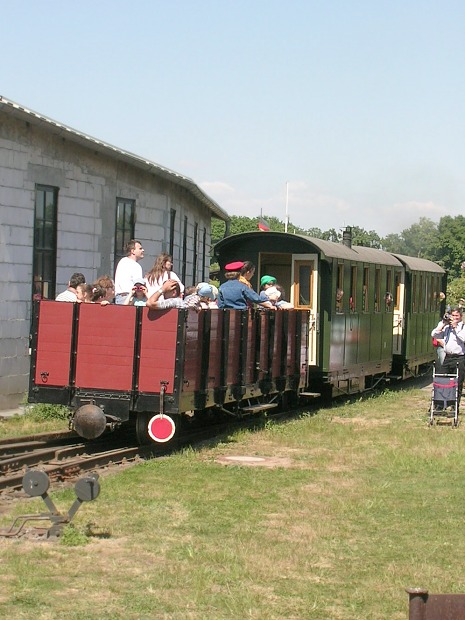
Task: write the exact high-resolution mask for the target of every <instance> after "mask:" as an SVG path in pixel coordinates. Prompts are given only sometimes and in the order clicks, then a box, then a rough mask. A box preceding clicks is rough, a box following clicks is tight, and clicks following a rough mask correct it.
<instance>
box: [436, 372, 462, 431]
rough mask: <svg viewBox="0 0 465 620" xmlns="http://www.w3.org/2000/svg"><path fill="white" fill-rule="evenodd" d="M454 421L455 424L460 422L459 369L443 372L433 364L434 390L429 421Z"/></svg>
mask: <svg viewBox="0 0 465 620" xmlns="http://www.w3.org/2000/svg"><path fill="white" fill-rule="evenodd" d="M437 418H441V419H442V420H443V421H446V420H450V421H452V425H453V426H458V424H459V369H458V365H457V369H456V371H455V373H454V374H441V373H438V372H436V366H435V365H434V366H433V390H432V394H431V409H430V418H429V423H430V424H431V425H433V424H434V423H435V422H436V423H437V422H438V419H437Z"/></svg>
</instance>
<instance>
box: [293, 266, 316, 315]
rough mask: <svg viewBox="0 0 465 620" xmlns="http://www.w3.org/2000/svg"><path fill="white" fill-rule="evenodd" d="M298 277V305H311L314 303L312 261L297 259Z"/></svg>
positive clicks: (296, 287)
mask: <svg viewBox="0 0 465 620" xmlns="http://www.w3.org/2000/svg"><path fill="white" fill-rule="evenodd" d="M295 267H296V270H297V273H298V277H297V282H296V283H295V290H296V294H295V299H296V300H297V307H302V306H305V307H309V306H310V307H311V306H312V304H313V299H312V290H313V269H312V265H311V264H310V263H306V262H301V261H297V262H296V264H295Z"/></svg>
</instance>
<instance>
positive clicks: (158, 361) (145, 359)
mask: <svg viewBox="0 0 465 620" xmlns="http://www.w3.org/2000/svg"><path fill="white" fill-rule="evenodd" d="M178 322H179V313H178V310H175V309H172V310H147V309H146V308H144V312H143V317H142V335H141V346H140V367H139V391H140V392H147V393H150V392H155V393H159V392H160V384H161V381H167V382H168V385H167V387H166V393H167V394H172V393H173V390H174V386H175V365H176V351H177V334H178Z"/></svg>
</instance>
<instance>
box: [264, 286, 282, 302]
mask: <svg viewBox="0 0 465 620" xmlns="http://www.w3.org/2000/svg"><path fill="white" fill-rule="evenodd" d="M265 294H266V296H267V297H268V299H269V300H270V301H278V300H279V299H280V298H281V293H280V291H278V289H277V288H276V286H269V287H268V288H267V289H266V290H265Z"/></svg>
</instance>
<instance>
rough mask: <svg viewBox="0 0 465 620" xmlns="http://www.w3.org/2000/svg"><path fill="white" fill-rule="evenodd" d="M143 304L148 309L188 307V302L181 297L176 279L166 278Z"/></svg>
mask: <svg viewBox="0 0 465 620" xmlns="http://www.w3.org/2000/svg"><path fill="white" fill-rule="evenodd" d="M145 305H146V306H147V308H149V310H168V309H169V308H187V307H188V304H187V303H186V302H185V301H184V299H182V298H181V289H180V287H179V282H178V281H177V280H166V282H163V286H160V287H159V288H158V289H157V290H156V291H155V292H154V293H153V294H152V295H151V296H150V297H149V299H148V300H147V302H146V304H145ZM193 309H195V308H193Z"/></svg>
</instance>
